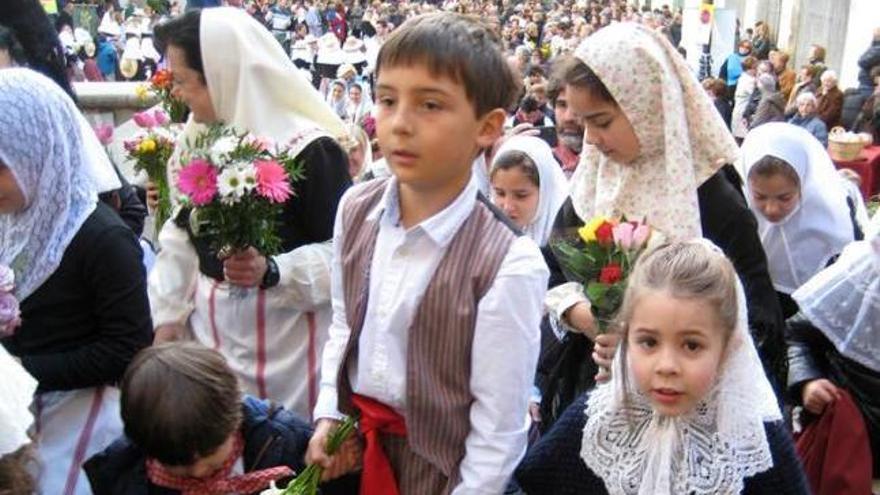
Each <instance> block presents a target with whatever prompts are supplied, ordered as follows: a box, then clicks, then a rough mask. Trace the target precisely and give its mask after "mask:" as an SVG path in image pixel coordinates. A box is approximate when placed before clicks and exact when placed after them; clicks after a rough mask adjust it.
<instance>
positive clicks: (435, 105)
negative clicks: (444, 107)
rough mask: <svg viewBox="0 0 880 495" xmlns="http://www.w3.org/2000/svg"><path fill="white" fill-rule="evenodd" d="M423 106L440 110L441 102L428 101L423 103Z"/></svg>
mask: <svg viewBox="0 0 880 495" xmlns="http://www.w3.org/2000/svg"><path fill="white" fill-rule="evenodd" d="M422 106H423V107H425V109H427V110H440V108H441V107H440V104H439V103H437V102H436V101H426V102H424V103H422Z"/></svg>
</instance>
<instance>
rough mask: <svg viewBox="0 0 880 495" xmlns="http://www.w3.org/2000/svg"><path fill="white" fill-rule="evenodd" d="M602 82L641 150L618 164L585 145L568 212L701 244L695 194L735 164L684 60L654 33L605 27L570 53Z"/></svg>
mask: <svg viewBox="0 0 880 495" xmlns="http://www.w3.org/2000/svg"><path fill="white" fill-rule="evenodd" d="M575 56H576V57H577V58H579V59H580V60H581V61H583V62H584V63H585V64H587V66H589V67H590V69H592V71H593V72H594V73H595V74H596V75H597V76H598V77H599V79H601V80H602V82H603V83H604V84H605V86H606V87H607V88H608V91H609V92H610V93H611V95H612V96H613V97H614V99H615V100H616V102H617V104H618V105H619V106H620V108H621V110H622V111H623V113H624V114H625V115H626V116H627V118H628V119H629V121H630V123H631V124H632V126H633V128H634V129H635V133H636V137H637V138H638V140H639V144H640V146H641V154H640V156H639V157H638V158H636V160H635V161H634V162H633V163H630V164H621V163H617V162H615V161H613V160H612V159H610V158H608V157H607V156H605V155H603V154H602V153H601V152H600V151H599V150H598V149H597V148H596V147H595V146H591V145H589V144H587V143H585V146H584V150H583V152H582V153H581V160H580V164H579V165H578V169H577V171H576V172H575V173H574V176H573V177H572V179H571V184H572V186H571V189H572V190H571V197H572V203H573V206H574V209H575V211H576V212H577V214H578V215H579V216H580V217H581V219H583V220H589V219H590V218H592V217H593V216H595V215H598V214H604V215H611V216H618V215H626V216H627V217H629V218H634V219H641V218H644V219H645V220H646V221H647V222H648V223H650V224H651V225H652V226H653V227H654V228H656V229H658V230H659V231H661V232H662V233H663V234H665V236H666V237H667V239H670V240H673V239H688V238H694V237H701V236H702V229H701V228H700V210H699V204H698V202H697V187H699V186H700V184H702V183H703V182H704V181H706V179H708V178H709V177H711V176H712V175H713V174H714V173H715V172H716V171H718V169H720V168H721V167H722V166H723V165H724V164H725V163H732V162H733V161H734V160H735V159H736V157H737V146H736V142H735V141H734V140H733V137H732V136H731V135H730V132H729V131H728V130H727V127H726V126H725V124H724V122H723V121H722V119H721V116H720V115H719V114H718V112H717V111H716V110H715V107H714V105H713V104H712V101H711V100H710V99H709V96H708V95H706V93H705V91H704V90H703V89H702V87H701V86H700V84H699V83H698V82H697V80H696V78H695V77H694V76H693V74H692V73H691V71H690V69H689V68H688V66H687V64H686V63H685V61H684V59H683V58H682V57H681V55H679V53H678V52H676V50H675V48H673V47H672V45H671V44H670V43H669V41H668V40H667V39H666V38H665V37H664V36H663V35H662V34H660V33H658V32H656V31H653V30H651V29H648V28H646V27H644V26H642V25H638V24H630V23H620V24H612V25H611V26H608V27H606V28H604V29H601V30H599V31H597V32H596V33H595V34H593V35H592V36H590V37H589V38H587V39H586V40H584V42H583V43H581V45H580V46H579V47H578V49H577V50H576V52H575Z"/></svg>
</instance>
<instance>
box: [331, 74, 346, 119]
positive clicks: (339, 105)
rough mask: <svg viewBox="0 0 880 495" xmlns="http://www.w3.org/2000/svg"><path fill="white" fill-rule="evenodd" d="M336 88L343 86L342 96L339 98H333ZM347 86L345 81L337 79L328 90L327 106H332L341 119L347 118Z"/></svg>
mask: <svg viewBox="0 0 880 495" xmlns="http://www.w3.org/2000/svg"><path fill="white" fill-rule="evenodd" d="M336 86H342V95H340V96H339V98H335V97H334V96H333V90H334V89H335V88H336ZM346 92H347V86H346V84H345V81H343V80H342V79H336V80H334V81H333V82H332V83H330V87H328V88H327V104H328V105H330V108H331V109H332V110H333V111H334V112H336V115H338V116H339V117H344V116H346V113H345V112H346V110H347V108H348V95H347V94H346Z"/></svg>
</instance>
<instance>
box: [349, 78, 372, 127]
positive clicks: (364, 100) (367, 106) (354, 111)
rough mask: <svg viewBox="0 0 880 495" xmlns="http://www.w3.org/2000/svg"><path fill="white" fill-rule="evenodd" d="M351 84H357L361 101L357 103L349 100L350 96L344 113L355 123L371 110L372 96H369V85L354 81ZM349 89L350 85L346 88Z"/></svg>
mask: <svg viewBox="0 0 880 495" xmlns="http://www.w3.org/2000/svg"><path fill="white" fill-rule="evenodd" d="M351 86H352V87H354V86H357V87H358V88H360V90H361V102H360V103H359V104H357V105H355V104H354V102H353V101H351V98H349V99H348V105H347V110H346V114H347V115H348V118H349V119H350V120H351V122H353V123H355V124H359V123H360V121H361V119H363V118H364V117H365V116H367V115H369V114H370V112H371V111H372V110H373V98H372V97H371V96H370V87H369V85H367V84H364V83H362V82H358V81H354V82H353V83H351ZM348 89H349V90H351V87H349V88H348Z"/></svg>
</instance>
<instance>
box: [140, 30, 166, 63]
mask: <svg viewBox="0 0 880 495" xmlns="http://www.w3.org/2000/svg"><path fill="white" fill-rule="evenodd" d="M141 54H142V55H143V56H144V58H148V59H150V60H152V61H154V62H158V61H159V59H161V58H162V55H160V54H159V52H158V51H156V46H155V45H153V36H152V34H150V35H146V34H145V35H144V37H143V38H141Z"/></svg>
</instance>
